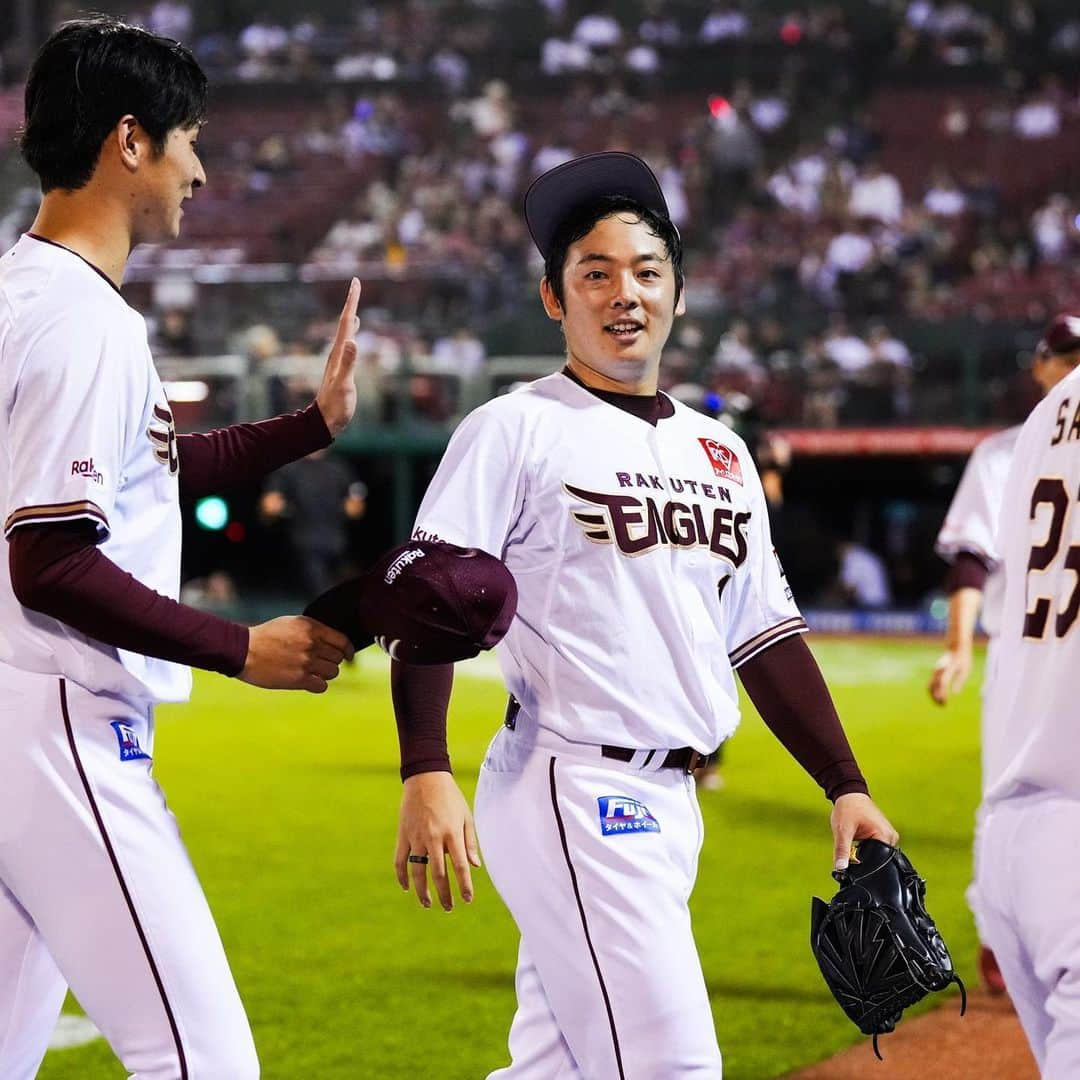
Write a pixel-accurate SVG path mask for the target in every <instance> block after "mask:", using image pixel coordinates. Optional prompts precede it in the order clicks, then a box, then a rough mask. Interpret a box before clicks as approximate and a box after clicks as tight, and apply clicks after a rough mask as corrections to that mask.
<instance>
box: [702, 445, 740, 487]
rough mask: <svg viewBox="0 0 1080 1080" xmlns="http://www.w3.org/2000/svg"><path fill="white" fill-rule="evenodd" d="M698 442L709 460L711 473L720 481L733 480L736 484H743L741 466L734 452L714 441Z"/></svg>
mask: <svg viewBox="0 0 1080 1080" xmlns="http://www.w3.org/2000/svg"><path fill="white" fill-rule="evenodd" d="M698 442H699V443H701V448H702V449H703V450H704V451H705V455H706V456H707V457H708V459H709V464H710V465H711V466H712V471H713V472H714V473H715V474H716V475H717V476H718V477H720V479H721V480H734V481H735V483H736V484H741V483H742V482H743V479H742V466H741V465H740V464H739V459H738V457H737V456H736V454H735V451H734V450H732V449H731V448H730V447H728V446H725V445H724V444H723V443H719V442H717V441H716V440H715V439H698Z"/></svg>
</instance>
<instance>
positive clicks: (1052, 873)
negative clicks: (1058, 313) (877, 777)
mask: <svg viewBox="0 0 1080 1080" xmlns="http://www.w3.org/2000/svg"><path fill="white" fill-rule="evenodd" d="M1060 321H1061V325H1060V327H1059V328H1058V329H1059V331H1060V332H1059V333H1058V334H1057V339H1056V340H1057V352H1056V356H1057V358H1058V361H1059V362H1060V363H1062V364H1065V365H1066V366H1067V367H1068V368H1069V369H1070V373H1069V374H1067V375H1066V376H1065V378H1063V379H1062V380H1061V381H1060V382H1059V383H1058V384H1057V386H1055V387H1054V389H1053V390H1051V391H1050V393H1049V394H1047V396H1046V398H1045V399H1044V400H1043V401H1042V402H1041V403H1040V404H1039V405H1037V406H1036V407H1035V409H1034V410H1033V411H1032V413H1031V416H1030V417H1028V419H1027V421H1026V422H1025V424H1024V426H1023V428H1022V429H1021V432H1020V437H1019V438H1018V439H1017V442H1016V449H1015V451H1014V453H1013V459H1012V465H1011V467H1010V469H1009V473H1008V477H1007V479H1006V482H1005V490H1004V495H1003V498H1002V502H1001V517H1000V521H999V526H998V532H997V550H998V552H999V555H1000V559H1001V565H1002V568H1003V571H1004V598H1003V603H1002V610H1001V627H1000V630H999V632H998V641H997V650H996V651H997V660H996V664H995V669H994V673H993V693H992V694H991V695H990V697H989V699H988V700H987V705H986V720H985V723H984V726H983V741H984V748H983V760H984V762H985V765H986V769H987V778H986V792H985V795H984V798H983V805H982V808H981V828H980V833H979V838H978V852H977V871H976V873H977V876H976V889H977V891H978V896H979V904H980V913H981V919H982V929H983V931H984V933H985V934H986V941H987V944H988V945H989V946H990V947H991V948H992V949H993V950H994V954H995V956H996V957H997V960H998V963H999V964H1000V966H1001V971H1002V974H1003V975H1004V977H1005V984H1006V985H1007V986H1008V988H1009V996H1010V997H1011V998H1012V1001H1013V1004H1014V1005H1015V1007H1016V1012H1017V1015H1018V1016H1019V1018H1020V1023H1021V1024H1022V1025H1023V1028H1024V1032H1025V1034H1026V1035H1027V1037H1028V1041H1029V1042H1030V1043H1031V1048H1032V1051H1033V1053H1034V1055H1035V1059H1036V1061H1037V1062H1038V1065H1039V1069H1040V1070H1041V1073H1042V1075H1043V1076H1044V1077H1047V1078H1048V1080H1070V1078H1072V1077H1076V1076H1080V917H1078V915H1077V912H1078V911H1080V860H1077V858H1076V856H1075V852H1076V838H1077V835H1078V834H1080V740H1078V739H1077V730H1076V726H1077V715H1076V714H1077V710H1076V686H1077V662H1078V660H1080V647H1078V643H1080V637H1078V636H1077V634H1078V631H1077V625H1076V624H1077V621H1078V615H1080V507H1078V506H1077V501H1078V499H1080V371H1078V370H1076V369H1077V366H1078V365H1080V317H1074V316H1063V317H1062V319H1061V320H1060ZM1046 344H1047V341H1046V339H1044V342H1043V345H1046Z"/></svg>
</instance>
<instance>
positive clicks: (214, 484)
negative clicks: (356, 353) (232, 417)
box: [176, 402, 334, 496]
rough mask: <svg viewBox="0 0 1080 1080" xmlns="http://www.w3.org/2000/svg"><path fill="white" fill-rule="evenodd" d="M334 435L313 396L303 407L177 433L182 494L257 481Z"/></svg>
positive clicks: (190, 494) (331, 440)
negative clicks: (267, 417) (254, 420)
mask: <svg viewBox="0 0 1080 1080" xmlns="http://www.w3.org/2000/svg"><path fill="white" fill-rule="evenodd" d="M333 441H334V440H333V437H332V436H331V434H330V430H329V429H328V428H327V426H326V421H325V420H323V415H322V413H321V412H320V411H319V406H318V405H316V404H315V402H312V403H311V404H310V405H309V406H308V407H307V408H306V409H301V410H300V411H299V412H294V413H286V414H285V415H283V416H275V417H273V418H271V419H270V420H260V421H258V423H255V424H233V425H231V426H230V427H227V428H220V429H218V430H217V431H209V432H206V433H205V434H198V435H179V436H177V439H176V452H177V454H178V456H179V458H180V494H181V495H182V496H197V495H210V494H212V493H214V492H216V491H223V490H226V489H228V488H235V487H243V486H244V485H246V484H253V483H255V482H256V481H257V480H261V479H262V478H263V477H264V476H266V474H267V473H271V472H273V471H274V470H275V469H280V468H281V466H282V465H288V464H289V462H290V461H297V460H299V459H300V458H302V457H306V456H307V455H308V454H310V453H313V452H314V451H315V450H321V449H322V448H323V447H324V446H329V445H330V443H332V442H333Z"/></svg>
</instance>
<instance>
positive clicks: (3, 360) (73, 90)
mask: <svg viewBox="0 0 1080 1080" xmlns="http://www.w3.org/2000/svg"><path fill="white" fill-rule="evenodd" d="M205 93H206V80H205V77H204V76H203V73H202V71H201V70H200V69H199V67H198V65H197V64H196V62H195V60H194V59H193V57H192V55H191V53H190V52H188V51H187V50H186V49H185V48H183V47H182V46H180V45H178V44H176V43H175V42H171V41H167V40H165V39H163V38H159V37H155V36H153V35H151V34H149V33H147V32H146V31H143V30H139V29H136V28H133V27H130V26H125V25H124V24H122V23H120V22H117V21H115V20H112V19H110V18H106V17H99V18H94V19H88V20H82V21H78V22H72V23H67V24H65V25H64V26H62V27H61V28H60V29H59V30H57V31H56V33H54V34H53V35H52V37H50V38H49V40H48V41H47V42H46V43H45V45H44V46H43V47H42V49H41V52H40V53H39V54H38V57H37V59H36V60H35V62H34V65H33V67H32V69H31V72H30V75H29V78H28V81H27V85H26V123H25V129H24V133H23V137H22V149H23V153H24V156H25V157H26V160H27V161H28V163H29V164H30V166H31V167H32V168H33V169H34V171H35V172H36V173H37V175H38V177H39V179H40V181H41V188H42V192H43V198H42V202H41V208H40V210H39V212H38V215H37V218H36V220H35V221H34V224H33V227H32V230H31V232H30V233H28V234H27V235H25V236H23V237H22V238H21V239H20V240H19V241H18V243H17V244H16V245H15V246H14V248H12V249H11V250H10V251H8V252H7V253H6V254H5V255H4V256H3V257H2V259H0V503H2V506H3V520H4V547H5V549H6V550H5V552H4V566H5V568H6V569H5V572H4V573H2V574H0V745H2V748H3V749H2V752H0V1077H3V1080H29V1078H30V1077H33V1076H34V1075H35V1074H36V1072H37V1069H38V1065H39V1064H40V1062H41V1059H42V1057H43V1055H44V1053H45V1050H46V1047H47V1045H48V1040H49V1036H50V1033H51V1032H52V1029H53V1026H54V1024H55V1022H56V1018H57V1015H58V1013H59V1011H60V1006H61V1003H62V1002H63V999H64V994H65V992H66V990H67V988H68V987H70V988H71V989H72V991H73V992H74V993H75V995H76V997H77V998H78V999H79V1001H80V1003H81V1004H82V1006H83V1007H84V1008H85V1010H86V1012H87V1013H88V1014H89V1016H90V1017H91V1019H92V1020H93V1021H94V1023H95V1024H97V1026H98V1027H99V1028H100V1029H101V1031H102V1032H103V1033H104V1035H105V1037H106V1038H107V1039H108V1041H109V1043H110V1045H111V1046H112V1048H113V1049H114V1051H115V1052H116V1054H117V1056H118V1057H119V1058H120V1059H121V1061H122V1062H123V1064H124V1066H125V1067H126V1069H127V1070H128V1072H129V1073H130V1074H131V1075H132V1076H133V1077H135V1078H137V1080H177V1078H181V1080H248V1078H251V1077H255V1076H257V1075H258V1071H259V1070H258V1061H257V1058H256V1055H255V1049H254V1046H253V1043H252V1038H251V1032H250V1030H249V1027H248V1023H247V1020H246V1018H245V1016H244V1010H243V1008H242V1006H241V1003H240V999H239V996H238V995H237V991H236V987H235V986H234V984H233V979H232V976H231V974H230V972H229V966H228V963H227V961H226V959H225V954H224V951H223V950H222V945H221V941H220V939H219V937H218V934H217V930H216V929H215V926H214V921H213V918H212V917H211V914H210V910H209V908H208V906H207V903H206V900H205V898H204V896H203V893H202V889H201V888H200V885H199V882H198V880H197V878H196V876H195V872H194V869H193V868H192V866H191V863H190V861H189V859H188V856H187V853H186V851H185V849H184V845H183V842H182V841H181V839H180V835H179V832H178V830H177V826H176V822H175V820H174V819H173V817H172V815H171V814H170V813H169V811H168V809H167V807H166V805H165V800H164V797H163V795H162V792H161V790H160V789H159V788H158V786H157V784H156V783H155V782H154V780H153V777H152V774H151V766H152V755H153V741H154V726H153V709H154V705H155V703H157V702H159V701H183V700H185V699H186V698H187V696H188V692H189V689H190V686H191V674H190V666H196V667H201V668H206V669H209V670H212V671H219V672H221V673H223V674H226V675H231V676H235V677H237V678H240V679H243V680H245V681H246V682H249V683H252V684H254V685H256V686H263V687H268V688H280V689H288V688H294V689H305V690H310V691H313V692H320V691H323V690H325V689H326V685H327V681H328V680H330V679H332V678H334V677H335V675H336V674H337V671H338V665H339V664H340V662H341V661H342V659H343V657H345V656H346V655H349V654H351V647H350V646H349V644H348V642H347V640H346V639H345V638H344V636H343V635H341V634H339V633H338V632H337V631H335V630H331V629H329V628H328V627H324V626H322V625H321V624H319V623H317V622H315V621H313V620H310V619H304V618H300V617H296V618H282V619H276V620H274V621H272V622H269V623H264V624H263V625H261V626H255V627H253V628H251V629H250V630H249V629H248V628H247V627H245V626H241V625H238V624H235V623H232V622H228V621H226V620H224V619H220V618H217V617H216V616H213V615H210V614H207V613H204V612H200V611H196V610H194V609H192V608H188V607H185V606H183V605H181V604H179V603H177V600H176V597H177V593H178V589H179V584H180V534H181V522H180V506H179V495H180V494H181V493H184V494H187V495H198V494H200V493H208V492H212V491H220V490H222V488H224V487H226V486H228V485H230V484H234V483H249V482H251V481H252V480H254V479H256V478H258V477H260V476H262V475H263V474H264V473H265V472H267V471H269V470H270V469H273V468H275V467H277V466H278V465H282V464H284V463H285V462H287V461H290V460H293V459H295V458H299V457H302V456H303V455H304V454H307V453H309V452H311V451H312V450H314V449H316V448H318V447H320V446H324V445H326V444H327V443H329V442H330V441H331V439H332V438H333V436H334V434H336V433H337V432H339V431H341V430H342V428H344V426H345V425H346V424H347V423H348V422H349V419H350V417H351V415H352V412H353V409H354V407H355V387H354V385H353V370H352V369H353V366H354V362H355V347H354V346H351V345H350V343H349V340H348V339H349V337H350V336H351V330H352V325H353V323H354V322H355V308H356V302H357V297H358V293H359V284H358V283H357V282H356V281H354V282H353V284H352V287H351V288H350V290H349V295H348V299H347V301H346V304H345V309H344V311H343V312H342V315H341V320H340V323H339V326H338V336H337V340H336V342H335V343H334V347H333V350H332V352H331V354H330V359H329V361H328V363H327V367H326V371H325V374H324V377H323V381H322V384H321V387H320V389H319V391H318V394H317V396H316V400H315V401H314V402H313V403H312V404H311V405H310V406H309V407H308V408H306V409H304V410H302V411H301V412H299V413H295V414H292V415H290V416H282V417H278V418H276V419H273V420H269V421H265V422H263V423H261V424H247V425H239V426H236V427H231V428H226V429H224V430H222V431H217V432H213V433H211V434H209V435H180V436H177V434H176V432H175V430H174V426H173V418H172V413H171V412H170V410H169V404H168V401H167V400H166V397H165V393H164V391H163V389H162V386H161V382H160V381H159V379H158V376H157V374H156V372H155V370H154V366H153V362H152V360H151V357H150V352H149V348H148V345H147V338H146V328H145V325H144V323H143V320H142V319H141V318H140V317H139V315H138V314H136V312H134V311H133V310H132V309H131V308H129V307H128V305H127V304H126V303H125V302H124V300H123V298H122V297H121V295H120V291H119V283H120V279H121V276H122V274H123V270H124V265H125V262H126V260H127V257H128V253H129V252H130V250H131V248H132V247H133V246H134V245H135V244H137V243H142V242H144V241H155V242H156V241H163V240H170V239H173V238H175V237H176V235H177V232H178V229H179V224H180V217H181V215H182V213H183V209H182V204H183V202H184V201H185V200H186V199H187V198H189V197H190V196H191V195H192V192H193V190H194V189H195V188H197V187H200V186H201V185H202V183H203V182H204V179H205V178H204V175H203V169H202V165H201V164H200V162H199V158H198V155H197V153H196V150H195V140H196V137H197V135H198V131H199V125H200V122H201V118H202V115H203V107H204V102H205Z"/></svg>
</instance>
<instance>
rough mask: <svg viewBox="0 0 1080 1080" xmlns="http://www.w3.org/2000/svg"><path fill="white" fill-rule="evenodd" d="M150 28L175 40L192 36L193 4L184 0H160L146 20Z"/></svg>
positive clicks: (182, 39)
mask: <svg viewBox="0 0 1080 1080" xmlns="http://www.w3.org/2000/svg"><path fill="white" fill-rule="evenodd" d="M146 26H147V29H148V30H152V31H153V32H154V33H155V34H160V35H161V36H162V37H167V38H172V39H173V40H174V41H187V40H189V38H190V37H191V6H190V5H189V4H187V3H184V2H183V0H158V2H157V3H156V4H154V6H153V7H152V8H151V9H150V14H149V16H148V17H147V20H146Z"/></svg>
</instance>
